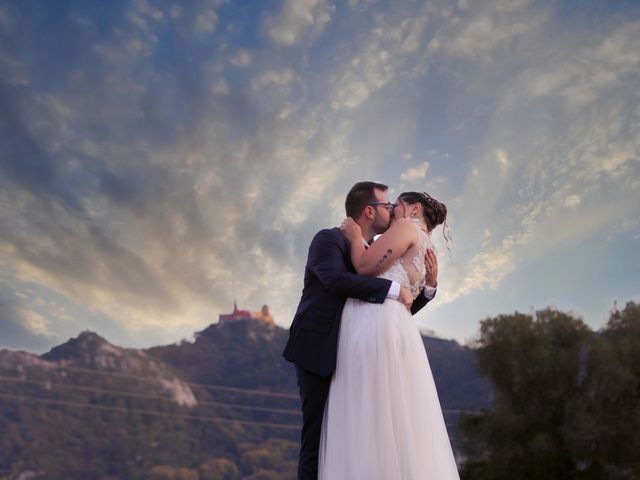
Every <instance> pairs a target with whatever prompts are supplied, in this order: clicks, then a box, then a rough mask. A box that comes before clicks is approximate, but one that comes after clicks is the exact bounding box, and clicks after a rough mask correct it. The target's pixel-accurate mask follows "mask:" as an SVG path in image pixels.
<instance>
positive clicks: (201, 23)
mask: <svg viewBox="0 0 640 480" xmlns="http://www.w3.org/2000/svg"><path fill="white" fill-rule="evenodd" d="M217 24H218V15H217V14H216V12H214V11H213V10H205V11H204V12H202V13H200V14H199V15H198V16H196V30H198V31H199V32H203V33H211V32H213V30H214V29H215V28H216V25H217Z"/></svg>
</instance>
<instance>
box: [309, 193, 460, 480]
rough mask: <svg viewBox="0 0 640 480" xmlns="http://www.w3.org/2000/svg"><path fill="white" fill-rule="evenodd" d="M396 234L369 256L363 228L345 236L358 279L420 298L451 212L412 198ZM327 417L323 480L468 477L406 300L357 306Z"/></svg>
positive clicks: (406, 198)
mask: <svg viewBox="0 0 640 480" xmlns="http://www.w3.org/2000/svg"><path fill="white" fill-rule="evenodd" d="M395 205H396V206H395V209H394V210H395V211H394V214H393V220H392V225H391V227H390V228H389V229H388V230H387V231H386V232H385V233H384V234H382V235H381V236H380V237H379V238H378V240H377V241H376V242H375V243H373V244H372V245H371V247H370V248H369V249H365V246H364V242H363V241H362V232H361V230H360V227H359V226H358V224H357V223H355V222H354V221H353V220H352V219H351V218H347V219H346V220H345V222H344V223H343V226H342V229H343V230H344V232H345V235H346V236H347V237H348V238H349V240H350V243H351V258H352V261H353V265H354V267H355V268H356V270H357V272H358V274H361V275H371V276H378V277H382V278H387V279H389V280H395V281H397V282H399V283H400V284H401V285H402V286H404V287H407V288H408V289H409V290H410V291H411V293H412V295H413V297H414V298H415V297H416V296H417V295H418V294H419V292H420V291H421V290H422V288H423V287H424V282H425V265H424V258H425V252H426V250H427V248H433V245H432V243H431V240H430V238H429V237H430V234H431V232H432V231H433V229H434V228H435V227H437V226H438V225H440V224H442V223H443V222H444V221H445V219H446V215H447V209H446V206H445V205H444V204H442V203H440V202H438V201H437V200H435V199H434V198H432V197H431V196H429V195H428V194H426V193H418V192H405V193H402V194H401V195H400V196H399V197H398V200H397V201H396V204H395ZM338 342H339V343H338V358H337V365H336V371H335V374H334V376H333V378H332V380H331V387H330V390H329V397H328V400H327V404H326V407H325V411H324V419H323V423H322V434H321V441H320V460H319V471H318V478H319V479H321V480H341V479H344V480H376V479H379V480H396V479H397V480H400V479H402V480H414V479H433V480H449V479H458V478H459V477H458V471H457V468H456V463H455V460H454V457H453V452H452V450H451V444H450V443H449V438H448V436H447V430H446V427H445V424H444V419H443V416H442V410H441V408H440V402H439V400H438V394H437V391H436V387H435V384H434V381H433V376H432V374H431V370H430V368H429V361H428V359H427V354H426V352H425V349H424V345H423V343H422V338H421V336H420V332H419V331H418V328H417V326H416V325H415V323H414V321H413V319H412V317H411V313H410V312H409V311H408V310H407V308H406V307H405V306H404V305H402V304H401V303H400V302H396V301H392V300H388V301H386V302H384V303H382V304H373V303H368V302H364V301H361V300H357V299H353V298H349V299H348V300H347V302H346V304H345V306H344V310H343V312H342V320H341V325H340V336H339V341H338Z"/></svg>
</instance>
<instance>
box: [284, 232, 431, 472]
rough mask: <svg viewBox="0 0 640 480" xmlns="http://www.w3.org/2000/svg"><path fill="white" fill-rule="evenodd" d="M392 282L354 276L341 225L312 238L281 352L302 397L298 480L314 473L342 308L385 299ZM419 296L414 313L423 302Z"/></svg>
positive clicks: (414, 306)
mask: <svg viewBox="0 0 640 480" xmlns="http://www.w3.org/2000/svg"><path fill="white" fill-rule="evenodd" d="M390 287H391V281H390V280H386V279H382V278H374V277H365V276H361V275H356V274H355V270H354V268H353V265H352V263H351V254H350V247H349V241H348V240H347V238H346V237H345V236H344V234H343V233H342V231H341V230H340V229H339V228H332V229H325V230H321V231H320V232H318V233H317V234H316V236H315V237H314V238H313V240H312V241H311V245H310V247H309V254H308V257H307V265H306V267H305V271H304V287H303V289H302V298H301V299H300V303H299V304H298V310H297V311H296V314H295V317H294V318H293V323H292V324H291V329H290V330H289V340H288V341H287V345H286V347H285V349H284V353H283V356H284V357H285V358H286V359H287V360H289V361H290V362H293V363H294V364H295V365H296V374H297V377H298V387H299V389H300V398H301V399H302V417H303V418H302V437H301V446H300V458H299V461H298V479H305V480H306V479H313V480H316V478H317V476H318V449H319V445H320V432H321V427H322V417H323V414H324V406H325V403H326V400H327V395H328V393H329V384H330V382H331V375H332V374H333V372H334V370H335V368H336V357H337V353H338V332H339V330H340V317H341V315H342V308H343V307H344V303H345V301H346V300H347V298H348V297H351V298H358V299H360V300H364V301H366V302H371V303H383V302H384V301H385V298H386V297H387V293H388V292H389V288H390ZM428 301H429V300H427V298H426V297H425V296H424V295H422V294H421V295H419V296H418V298H416V300H415V301H414V303H413V305H412V307H411V313H414V314H415V313H416V312H417V311H418V310H420V309H421V308H422V307H424V306H425V305H426V304H427V302H428Z"/></svg>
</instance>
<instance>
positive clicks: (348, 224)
mask: <svg viewBox="0 0 640 480" xmlns="http://www.w3.org/2000/svg"><path fill="white" fill-rule="evenodd" d="M340 230H342V231H343V232H344V234H345V236H346V237H347V238H348V239H349V241H350V242H355V241H358V240H361V239H362V229H361V228H360V225H358V224H357V223H356V222H355V220H354V219H353V218H351V217H347V218H345V219H344V220H343V221H342V224H341V225H340Z"/></svg>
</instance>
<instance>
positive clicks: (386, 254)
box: [375, 249, 393, 268]
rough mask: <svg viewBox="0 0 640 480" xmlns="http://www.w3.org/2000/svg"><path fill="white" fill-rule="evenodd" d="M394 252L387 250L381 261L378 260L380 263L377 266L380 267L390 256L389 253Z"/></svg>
mask: <svg viewBox="0 0 640 480" xmlns="http://www.w3.org/2000/svg"><path fill="white" fill-rule="evenodd" d="M392 253H393V250H391V249H388V250H387V252H386V253H385V254H384V256H383V257H382V258H381V259H380V261H379V262H378V264H377V265H376V267H375V268H378V267H379V266H380V265H382V264H383V263H384V261H385V260H386V259H387V258H389V255H391V254H392Z"/></svg>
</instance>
